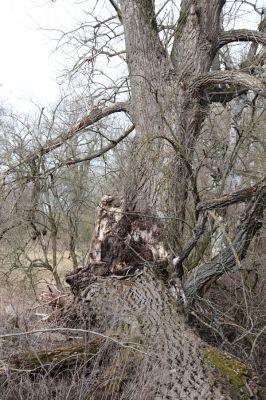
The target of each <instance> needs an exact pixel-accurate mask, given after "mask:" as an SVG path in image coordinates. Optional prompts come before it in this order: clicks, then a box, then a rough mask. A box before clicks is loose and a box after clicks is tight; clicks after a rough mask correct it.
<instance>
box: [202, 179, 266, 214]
mask: <svg viewBox="0 0 266 400" xmlns="http://www.w3.org/2000/svg"><path fill="white" fill-rule="evenodd" d="M265 188H266V176H264V178H263V179H261V180H260V181H259V182H258V183H256V184H255V185H253V186H250V187H248V188H244V189H241V190H238V191H236V192H233V193H227V194H225V195H224V196H222V197H219V198H218V199H211V200H207V201H203V202H201V203H199V204H198V206H197V211H207V210H215V209H219V208H224V207H227V206H229V205H231V204H236V203H240V202H242V201H247V200H250V199H251V198H252V197H253V196H254V194H255V193H256V192H258V191H259V190H261V189H265Z"/></svg>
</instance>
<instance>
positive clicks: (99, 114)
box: [4, 103, 129, 176]
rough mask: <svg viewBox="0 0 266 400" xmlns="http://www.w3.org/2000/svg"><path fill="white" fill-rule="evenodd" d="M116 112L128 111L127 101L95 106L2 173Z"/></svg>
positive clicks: (12, 169)
mask: <svg viewBox="0 0 266 400" xmlns="http://www.w3.org/2000/svg"><path fill="white" fill-rule="evenodd" d="M117 112H126V113H128V112H129V103H116V104H113V105H111V106H108V107H105V108H96V109H93V110H92V111H91V112H90V113H89V114H88V115H87V116H86V117H84V118H82V119H81V120H80V121H79V122H77V123H76V124H74V125H73V126H71V127H70V128H69V129H67V130H66V131H64V132H63V133H61V134H60V135H58V136H57V137H56V138H54V139H51V140H49V141H48V142H47V143H45V144H44V145H43V146H42V147H40V148H38V149H37V150H35V151H33V152H32V153H30V154H29V155H28V156H27V157H25V158H24V159H23V160H22V161H20V162H19V163H17V164H16V165H13V166H11V167H9V168H8V170H7V171H5V173H4V175H5V176H6V175H8V174H9V173H11V172H14V171H15V170H16V169H17V168H18V167H20V166H21V165H23V164H26V163H29V162H32V161H34V160H36V159H37V158H38V157H39V156H43V155H45V154H48V153H50V152H51V151H53V150H55V149H57V148H58V147H60V146H62V145H63V144H64V143H65V142H66V141H68V140H69V139H72V138H73V137H74V136H75V135H76V134H77V133H79V132H81V131H83V130H84V129H86V128H88V127H89V126H91V125H93V124H95V123H96V122H98V121H100V120H101V119H103V118H105V117H107V116H108V115H111V114H114V113H117Z"/></svg>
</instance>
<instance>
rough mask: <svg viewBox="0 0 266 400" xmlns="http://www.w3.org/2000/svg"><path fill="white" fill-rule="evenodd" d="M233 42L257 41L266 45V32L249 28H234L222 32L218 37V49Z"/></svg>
mask: <svg viewBox="0 0 266 400" xmlns="http://www.w3.org/2000/svg"><path fill="white" fill-rule="evenodd" d="M232 42H255V43H260V44H263V45H264V46H265V45H266V33H265V32H259V31H253V30H249V29H235V30H234V29H233V30H230V31H224V32H221V33H220V35H219V38H218V44H217V50H218V49H220V48H221V47H222V46H225V45H226V44H228V43H232Z"/></svg>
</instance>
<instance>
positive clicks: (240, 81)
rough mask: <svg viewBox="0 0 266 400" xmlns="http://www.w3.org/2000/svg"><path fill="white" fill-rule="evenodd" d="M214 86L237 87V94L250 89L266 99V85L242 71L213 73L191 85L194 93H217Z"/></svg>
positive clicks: (202, 76) (197, 79) (200, 77)
mask: <svg viewBox="0 0 266 400" xmlns="http://www.w3.org/2000/svg"><path fill="white" fill-rule="evenodd" d="M213 85H235V92H237V93H238V92H239V90H243V89H248V90H253V91H254V92H256V93H258V94H260V95H261V96H264V97H266V85H265V83H264V82H263V81H261V80H260V79H258V78H255V77H254V76H251V75H248V74H246V73H244V72H240V71H213V72H208V73H207V74H205V75H201V76H199V77H198V78H196V79H195V80H194V81H193V82H192V84H191V85H190V90H191V91H192V92H197V91H198V90H200V89H206V90H207V91H208V90H209V91H210V92H213V91H215V87H213Z"/></svg>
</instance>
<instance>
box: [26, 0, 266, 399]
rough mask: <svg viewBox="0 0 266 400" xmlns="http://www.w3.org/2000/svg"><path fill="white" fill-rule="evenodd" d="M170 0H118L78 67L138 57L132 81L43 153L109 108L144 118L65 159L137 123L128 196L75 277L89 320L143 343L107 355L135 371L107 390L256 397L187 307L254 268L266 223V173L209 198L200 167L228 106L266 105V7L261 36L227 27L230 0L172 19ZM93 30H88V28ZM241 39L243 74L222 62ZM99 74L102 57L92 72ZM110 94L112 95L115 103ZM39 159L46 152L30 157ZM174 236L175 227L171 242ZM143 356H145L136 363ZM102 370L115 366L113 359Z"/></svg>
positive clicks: (117, 203)
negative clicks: (203, 250)
mask: <svg viewBox="0 0 266 400" xmlns="http://www.w3.org/2000/svg"><path fill="white" fill-rule="evenodd" d="M170 3H171V5H172V6H173V7H174V6H175V5H176V4H175V1H172V2H170V1H166V2H165V4H163V5H162V7H161V9H160V10H158V7H157V8H156V7H155V6H156V5H155V2H154V1H153V0H120V1H115V0H110V4H111V5H112V7H113V9H114V11H115V13H116V14H115V15H113V16H110V17H108V18H106V19H105V20H104V21H100V20H99V19H98V18H97V21H96V22H97V23H95V25H94V33H95V36H93V38H91V37H89V38H88V43H92V44H93V49H92V50H91V51H92V53H91V54H90V55H89V56H87V58H85V59H83V58H82V59H81V61H80V63H79V64H77V65H76V67H75V68H76V69H78V67H79V66H84V63H88V64H89V65H91V64H90V63H93V62H94V60H95V59H96V58H97V57H98V56H100V55H101V56H103V55H105V56H106V57H109V58H112V57H116V56H121V57H124V54H125V57H126V58H125V60H126V63H127V67H128V78H129V84H128V83H126V84H125V85H124V84H123V85H121V86H116V89H115V94H114V93H111V91H112V90H111V89H110V88H109V92H108V93H107V94H106V95H105V97H104V96H102V97H101V100H100V102H99V107H97V108H95V109H93V110H92V111H91V112H90V113H89V114H88V115H87V116H86V117H84V118H83V119H82V120H81V121H80V122H78V123H77V124H76V125H75V126H73V127H71V128H70V129H68V130H67V131H65V132H64V133H63V134H61V135H59V136H58V137H56V138H54V139H52V140H50V142H48V143H46V144H45V145H44V146H42V148H41V155H45V154H47V153H49V152H50V151H52V150H53V149H54V148H57V147H59V146H61V145H62V144H63V143H64V142H65V141H67V140H69V139H70V138H72V137H73V136H74V135H76V134H77V133H78V132H80V131H81V130H82V129H84V128H87V127H88V126H91V125H93V124H95V123H97V122H98V121H99V120H101V119H102V118H104V117H106V116H108V115H111V114H115V113H121V112H122V113H123V112H124V113H126V114H127V115H129V116H130V119H131V120H132V121H133V126H132V127H130V128H129V129H128V130H127V131H126V132H125V134H123V135H122V136H121V137H119V138H118V139H115V140H110V143H109V144H108V145H106V146H103V147H102V148H101V149H100V150H99V151H98V152H96V153H95V154H92V155H88V156H87V157H84V158H81V159H72V160H68V161H66V162H65V163H62V165H64V164H67V165H71V164H74V163H78V162H81V161H83V160H86V159H91V158H94V157H99V156H101V155H102V154H104V153H105V152H107V151H108V150H110V149H112V148H114V147H115V146H116V145H117V144H118V143H119V142H120V141H121V140H123V139H124V138H125V137H127V136H128V135H129V133H130V132H131V131H132V130H133V129H134V128H135V136H134V139H133V140H132V142H131V148H130V149H129V151H128V153H127V163H126V164H127V165H126V167H125V168H126V172H125V176H124V177H123V180H122V183H123V184H122V185H121V197H117V196H109V197H108V196H107V197H105V198H104V199H103V200H102V201H101V202H100V204H99V207H98V211H97V225H96V228H95V233H94V237H93V240H92V244H91V249H90V259H89V264H88V266H87V267H86V268H85V269H83V270H81V271H78V272H77V273H75V274H73V275H71V276H69V277H68V279H67V282H68V283H69V284H70V285H71V287H72V290H73V292H74V293H75V296H76V297H77V298H78V299H79V300H81V301H82V303H81V304H82V306H80V310H81V314H82V320H84V319H85V320H86V321H87V323H89V324H90V326H93V327H94V329H96V328H97V329H98V330H99V331H100V332H104V333H106V332H108V334H109V335H111V336H112V335H116V336H118V337H119V340H121V341H123V340H124V341H130V342H132V341H135V342H136V343H135V345H136V348H135V354H134V357H133V360H132V358H130V357H129V356H126V355H124V357H126V359H127V361H128V363H127V367H125V364H126V363H125V361H123V360H122V359H123V355H121V354H120V355H119V356H118V355H117V354H118V353H117V352H118V350H117V348H116V349H110V352H111V351H113V353H112V354H113V355H112V356H111V357H110V355H109V358H108V357H107V361H106V364H105V373H106V377H109V375H108V372H106V371H108V368H109V369H112V368H113V371H114V374H119V370H120V369H123V368H126V369H128V374H125V376H124V377H123V379H122V378H121V380H120V381H119V382H118V383H116V384H114V385H113V386H112V385H110V387H109V389H110V390H111V392H110V393H111V394H110V393H109V394H108V391H105V392H104V393H105V394H103V396H104V395H105V396H107V397H106V398H113V397H111V396H112V395H113V396H116V398H120V399H122V398H125V399H129V398H132V399H173V400H174V399H222V398H228V399H229V398H231V399H236V398H242V397H243V398H252V396H256V393H257V388H256V387H255V386H256V385H255V383H254V381H252V379H250V380H249V377H248V376H247V375H246V372H247V371H246V367H245V366H244V365H243V364H241V363H239V362H238V361H235V360H233V359H230V357H227V356H225V355H223V354H220V353H218V352H216V351H215V350H213V349H211V348H209V347H207V346H206V345H205V344H204V343H203V342H202V341H201V340H200V339H199V338H198V337H197V336H196V335H195V334H194V333H193V332H192V331H191V330H190V328H189V327H188V325H187V321H186V317H185V315H184V314H185V313H186V307H187V303H191V302H192V301H193V300H194V299H195V296H197V295H198V294H199V293H202V292H203V291H204V290H207V289H208V287H210V285H211V284H212V283H213V282H214V281H215V280H217V279H218V278H219V277H220V276H221V275H223V274H224V273H225V272H228V271H234V270H237V269H241V268H244V266H243V264H242V262H241V260H242V259H243V258H244V257H245V255H246V252H247V249H248V247H249V245H250V242H251V240H252V238H253V237H254V235H255V233H256V232H257V231H258V229H259V228H260V227H261V225H262V223H263V212H264V208H265V205H266V184H265V178H264V179H263V177H262V176H260V177H259V178H260V179H258V182H257V183H255V184H254V183H253V185H250V186H248V187H244V188H235V190H234V192H232V193H225V192H224V188H225V187H226V185H225V184H223V182H222V180H221V181H220V182H219V184H220V190H218V189H217V190H214V191H213V195H215V196H213V198H212V199H208V200H206V199H204V198H201V196H200V194H199V190H198V182H197V177H196V172H195V169H194V165H193V162H194V160H195V147H196V146H197V142H198V140H199V138H200V135H201V133H202V129H203V127H204V126H205V127H206V126H207V125H208V118H210V116H211V112H212V107H213V104H214V103H219V104H220V107H221V109H223V108H224V107H225V106H226V104H227V103H229V102H234V101H235V99H238V98H239V96H243V95H244V96H247V94H248V91H252V92H253V93H255V96H256V101H260V102H263V100H262V99H263V98H264V97H265V95H266V87H265V82H264V80H263V79H265V77H264V76H263V72H264V69H263V68H264V67H263V65H264V58H263V55H264V54H265V52H264V49H263V46H265V44H266V34H265V33H264V30H265V20H264V19H263V13H262V19H261V23H260V26H259V29H258V30H257V31H254V30H248V29H236V30H235V29H232V30H227V31H226V30H224V28H223V17H224V16H226V15H227V14H226V10H225V6H226V1H225V0H212V1H210V0H182V1H181V5H180V13H179V17H178V18H177V20H176V21H174V24H173V23H170V22H171V21H170V22H169V21H167V22H169V23H166V24H164V23H163V21H162V20H160V18H159V16H160V12H161V11H162V9H164V7H166V6H167V7H168V6H169V4H170ZM228 3H229V2H228ZM234 3H236V4H237V3H238V2H237V1H236V2H234ZM240 3H241V2H240ZM242 3H243V2H242ZM254 7H255V6H254ZM255 8H256V7H255ZM257 11H258V10H257ZM173 15H175V13H174V12H173ZM114 21H115V22H114ZM113 23H115V25H114V26H113V25H112V24H113ZM108 24H109V28H106V26H108ZM91 26H92V25H91ZM121 27H122V28H121ZM101 28H102V29H103V31H102V34H101V35H100V33H99V32H101V30H100V29H101ZM80 29H83V30H84V32H85V33H86V29H85V25H84V26H83V28H80ZM106 29H107V32H106ZM82 32H83V31H82ZM165 32H167V33H165ZM85 33H84V35H85ZM97 33H98V34H99V38H97ZM111 33H113V34H114V36H113V37H111ZM164 33H165V35H164ZM82 35H83V33H82ZM82 35H81V37H80V38H79V39H80V41H82V40H81V39H82ZM105 35H106V36H105ZM121 35H124V40H125V41H124V42H123V43H125V50H124V49H121V48H118V50H117V49H116V50H114V49H113V48H111V46H110V43H109V42H108V41H106V42H104V39H103V38H106V37H108V38H109V39H110V37H111V40H114V42H115V40H116V41H118V39H119V37H121ZM85 36H86V35H85ZM233 42H248V43H251V45H250V51H249V52H248V55H247V56H246V59H245V63H244V62H243V64H242V65H241V67H242V69H233V68H232V63H229V62H228V57H227V60H226V61H224V63H222V62H221V59H222V56H223V57H224V58H225V54H226V52H224V53H223V52H222V50H223V48H224V47H226V46H228V45H229V44H230V43H233ZM261 45H262V46H261ZM261 47H262V48H261ZM124 51H125V53H124ZM229 58H230V57H229ZM229 64H230V66H228V65H229ZM95 71H96V67H95V65H94V69H93V68H92V69H91V70H90V71H89V72H90V74H93V73H95ZM103 79H104V78H103ZM93 84H95V82H93ZM121 87H122V88H123V89H124V88H125V87H129V96H128V99H127V100H126V101H125V102H123V101H120V102H119V103H113V100H114V99H115V98H116V97H118V98H119V97H120V100H121V98H122V97H123V96H122V95H121V93H120V89H121ZM121 92H123V90H121ZM95 93H96V91H95ZM110 93H111V94H110ZM96 94H97V95H99V93H96ZM108 96H109V97H108ZM96 97H97V96H96V95H95V98H96ZM106 98H108V99H109V101H108V100H107V103H108V102H109V104H105V105H104V106H102V103H103V102H105V103H106ZM253 100H254V98H253ZM110 103H112V104H110ZM242 111H243V110H242ZM242 111H241V112H240V113H242ZM233 122H234V123H235V119H234V121H233ZM169 146H170V150H169V151H168V150H167V149H168V148H169ZM38 156H39V151H36V152H34V153H33V154H30V155H29V157H27V159H26V160H23V162H29V161H31V160H32V159H34V157H38ZM165 157H168V159H167V160H165V159H164V158H165ZM159 164H161V165H162V166H163V167H164V166H165V165H166V164H167V171H168V178H167V179H168V186H167V187H168V188H169V190H168V191H167V193H165V192H164V191H163V190H159V189H158V187H159V186H160V182H161V181H163V180H164V179H165V176H164V168H161V169H160V170H158V165H159ZM169 171H170V174H169ZM125 177H126V178H125ZM225 178H226V177H225ZM164 188H165V187H164ZM165 198H167V204H168V205H169V210H170V211H171V213H172V215H173V216H174V218H173V222H172V218H170V217H169V219H167V215H166V214H165V213H162V212H161V213H158V212H157V209H159V208H160V207H161V206H162V203H163V199H165ZM240 202H245V203H246V205H245V207H244V208H243V207H242V214H241V216H240V217H239V221H238V222H239V223H238V225H237V226H236V227H235V229H234V234H233V236H230V237H229V236H228V237H227V235H226V243H225V244H224V245H223V246H221V248H220V251H219V253H218V254H216V255H214V257H213V258H211V252H210V253H209V254H210V258H209V260H208V261H207V262H202V260H201V259H199V260H198V265H195V266H194V268H193V269H191V268H189V265H188V271H187V272H186V274H185V276H183V271H182V266H183V263H184V262H185V261H186V260H187V259H188V257H189V256H190V255H191V252H192V251H193V250H194V249H195V246H196V245H197V242H198V240H199V239H200V237H201V235H203V233H204V229H205V225H206V221H207V219H208V217H209V216H211V217H210V218H213V219H214V220H218V218H219V216H217V214H216V210H220V209H226V207H228V206H230V205H232V204H237V203H240ZM158 221H160V222H158ZM162 221H166V223H163V222H162ZM188 222H189V223H190V224H191V223H192V224H194V228H193V229H192V230H191V234H190V236H189V235H188V230H187V229H186V226H185V225H186V224H187V223H188ZM221 224H222V222H221ZM169 227H170V228H171V229H170V228H169ZM168 228H169V229H168ZM163 232H167V235H166V236H167V239H168V240H167V243H165V241H164V240H163ZM120 278H123V279H122V280H121V279H120ZM124 279H125V280H124ZM173 293H174V294H176V296H175V295H173ZM182 302H184V303H185V307H183V306H182ZM112 357H113V358H115V360H116V361H115V363H116V364H115V363H114V362H113V361H112ZM119 363H120V364H119ZM130 363H131V364H132V363H133V364H134V365H135V368H136V371H135V372H133V371H132V365H131V364H130ZM211 366H213V367H214V369H212V367H211ZM99 368H102V371H103V369H104V362H102V363H101V364H99ZM215 368H216V369H215ZM100 375H101V374H100ZM224 375H225V376H227V378H226V379H225V380H224ZM102 376H105V375H104V372H102ZM116 378H117V377H116ZM98 379H99V380H100V378H99V376H98ZM106 379H107V378H106ZM108 379H109V378H108ZM227 379H228V381H227ZM136 384H137V385H138V387H137V390H136ZM102 387H103V386H102ZM101 390H104V389H101ZM105 390H107V389H105ZM101 393H102V392H101ZM106 393H107V394H106ZM92 396H93V395H92ZM96 396H97V395H96ZM99 396H100V394H99ZM108 396H109V397H108ZM241 396H242V397H241ZM245 396H246V397H245ZM92 398H93V397H92ZM95 398H96V397H95ZM103 398H104V397H103Z"/></svg>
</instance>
